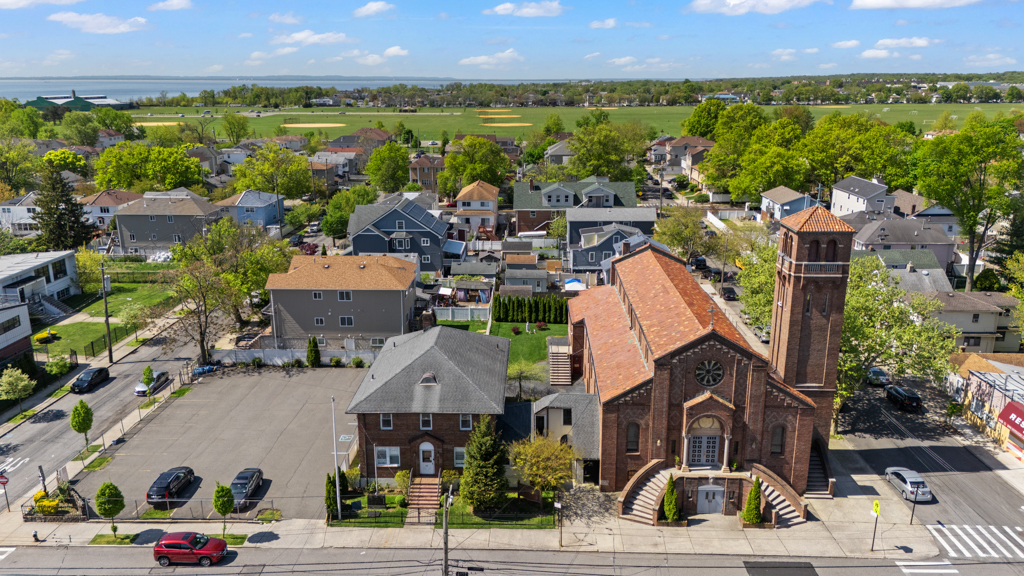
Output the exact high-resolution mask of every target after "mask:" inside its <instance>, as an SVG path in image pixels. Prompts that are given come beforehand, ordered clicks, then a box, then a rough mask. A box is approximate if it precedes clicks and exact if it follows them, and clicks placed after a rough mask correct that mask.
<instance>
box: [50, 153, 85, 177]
mask: <svg viewBox="0 0 1024 576" xmlns="http://www.w3.org/2000/svg"><path fill="white" fill-rule="evenodd" d="M43 162H53V165H54V166H56V167H57V169H58V170H67V171H68V172H74V173H75V174H78V175H79V176H88V175H89V164H88V163H87V162H86V161H85V158H83V157H82V156H81V155H79V154H75V153H74V152H72V151H71V150H68V149H67V148H62V149H60V150H50V151H49V152H47V153H46V154H44V155H43Z"/></svg>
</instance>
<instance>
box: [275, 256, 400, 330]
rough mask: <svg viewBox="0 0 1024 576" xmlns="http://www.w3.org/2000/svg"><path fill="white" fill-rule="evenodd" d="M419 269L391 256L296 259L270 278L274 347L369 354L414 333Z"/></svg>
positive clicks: (309, 257)
mask: <svg viewBox="0 0 1024 576" xmlns="http://www.w3.org/2000/svg"><path fill="white" fill-rule="evenodd" d="M416 276H417V272H416V267H415V265H414V264H411V263H409V262H407V261H405V260H402V259H399V258H392V257H390V256H373V257H361V256H295V257H293V258H292V262H291V265H290V266H289V267H288V271H287V272H284V273H282V274H271V275H270V277H269V278H268V279H267V290H268V291H269V292H270V313H271V316H272V318H273V329H272V332H271V338H272V342H273V344H272V345H273V346H275V347H276V348H282V349H304V348H305V347H306V345H307V343H308V342H309V338H310V337H316V339H317V343H318V344H319V345H320V347H321V348H324V349H328V350H342V349H344V350H370V349H375V348H380V347H381V346H383V345H384V341H385V340H386V339H387V338H389V337H391V336H397V335H400V334H406V333H408V332H411V331H412V330H413V329H412V324H413V321H414V318H413V308H414V306H415V304H416Z"/></svg>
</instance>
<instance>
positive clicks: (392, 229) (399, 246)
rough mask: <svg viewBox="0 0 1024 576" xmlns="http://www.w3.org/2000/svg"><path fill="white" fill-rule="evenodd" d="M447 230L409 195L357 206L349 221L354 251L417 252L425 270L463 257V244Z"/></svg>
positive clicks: (440, 267) (438, 268)
mask: <svg viewBox="0 0 1024 576" xmlns="http://www.w3.org/2000/svg"><path fill="white" fill-rule="evenodd" d="M447 231H448V224H445V223H444V222H441V221H440V220H438V219H437V218H435V217H434V216H433V215H432V214H431V213H430V212H427V211H426V210H425V209H424V208H423V207H422V206H420V205H418V204H416V203H415V202H413V201H411V200H409V199H408V198H403V199H402V200H401V201H399V202H398V203H397V204H369V205H366V206H356V210H355V212H354V213H353V214H352V217H351V218H349V221H348V234H349V237H350V238H351V239H352V253H353V254H355V255H357V256H358V255H360V254H362V255H366V254H417V255H419V259H420V268H421V269H422V270H423V271H424V272H436V271H438V270H441V269H442V268H443V266H444V265H445V260H449V262H448V264H449V265H451V263H452V262H454V261H462V260H464V259H465V254H466V252H465V250H466V244H465V243H464V242H453V241H451V240H448V239H447V236H446V232H447ZM446 251H447V253H446Z"/></svg>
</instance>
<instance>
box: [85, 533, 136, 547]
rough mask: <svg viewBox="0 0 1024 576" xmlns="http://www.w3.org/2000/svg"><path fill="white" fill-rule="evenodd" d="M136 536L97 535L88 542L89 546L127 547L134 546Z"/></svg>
mask: <svg viewBox="0 0 1024 576" xmlns="http://www.w3.org/2000/svg"><path fill="white" fill-rule="evenodd" d="M138 537H139V535H138V534H119V535H117V536H114V535H113V534H97V535H95V536H93V538H92V540H90V541H89V545H90V546H127V545H129V544H134V543H135V539H136V538H138Z"/></svg>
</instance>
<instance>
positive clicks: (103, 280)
mask: <svg viewBox="0 0 1024 576" xmlns="http://www.w3.org/2000/svg"><path fill="white" fill-rule="evenodd" d="M100 290H102V291H103V321H104V323H106V325H107V359H108V360H110V363H111V364H113V363H114V342H113V340H111V339H110V310H109V309H108V308H107V273H106V266H105V265H104V263H103V262H102V261H100Z"/></svg>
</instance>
